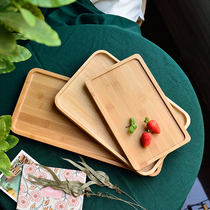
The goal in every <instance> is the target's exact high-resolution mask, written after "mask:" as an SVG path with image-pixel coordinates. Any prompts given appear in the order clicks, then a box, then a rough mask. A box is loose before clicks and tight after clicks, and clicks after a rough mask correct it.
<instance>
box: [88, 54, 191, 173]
mask: <svg viewBox="0 0 210 210" xmlns="http://www.w3.org/2000/svg"><path fill="white" fill-rule="evenodd" d="M86 85H87V88H88V89H89V91H90V93H91V95H92V97H93V99H94V100H95V102H96V104H97V106H98V107H99V109H100V111H101V113H102V114H103V116H104V118H105V119H106V122H107V123H108V125H109V127H110V128H111V130H112V132H113V134H114V136H115V137H116V139H117V141H118V143H119V145H120V146H121V148H122V150H123V151H124V153H125V155H126V157H127V159H128V160H129V162H130V164H131V165H132V167H133V168H134V170H136V171H139V170H141V168H143V167H145V166H147V165H149V164H151V163H153V162H154V161H156V160H158V159H159V158H161V157H164V156H165V155H167V154H168V153H170V152H172V151H173V150H175V149H177V148H179V147H180V146H182V145H184V144H186V143H187V142H189V141H190V136H189V134H188V132H187V131H186V129H185V128H184V126H183V125H182V123H181V122H180V121H179V119H178V118H177V117H176V114H175V112H174V110H173V108H172V107H171V105H170V103H169V102H168V100H167V98H166V96H165V95H164V93H163V91H162V90H161V88H160V87H159V85H158V83H157V82H156V80H155V78H154V77H153V75H152V74H151V72H150V71H149V69H148V67H147V66H146V64H145V63H144V61H143V59H142V58H141V56H140V55H134V56H131V57H129V58H127V59H125V60H123V61H121V62H119V63H117V64H115V65H113V66H111V67H109V68H108V69H107V70H105V71H102V72H99V73H97V74H96V75H94V76H92V77H89V78H87V80H86ZM130 117H134V118H135V120H136V124H137V127H138V129H136V130H135V132H134V133H133V134H132V135H131V134H129V133H128V129H126V126H127V125H129V120H130ZM145 117H149V118H150V119H155V120H157V122H158V123H159V125H160V127H161V128H162V132H161V134H159V135H153V141H152V144H151V145H150V146H149V147H148V148H147V149H145V148H143V147H142V146H141V144H140V137H141V135H142V133H143V132H144V130H145V125H144V118H145Z"/></svg>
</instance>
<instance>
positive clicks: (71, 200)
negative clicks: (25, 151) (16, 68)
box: [17, 165, 86, 210]
mask: <svg viewBox="0 0 210 210" xmlns="http://www.w3.org/2000/svg"><path fill="white" fill-rule="evenodd" d="M50 169H51V170H52V171H53V172H54V173H55V174H56V175H57V177H58V178H59V179H60V180H61V181H65V180H66V179H67V180H69V181H70V180H72V181H79V182H82V183H85V182H86V174H85V173H84V172H82V171H78V170H69V169H61V168H52V167H50ZM28 174H32V175H34V176H36V177H38V178H45V179H51V180H53V177H52V175H51V174H50V173H49V172H48V171H47V170H46V169H44V168H42V167H40V166H37V165H24V166H23V172H22V177H21V182H20V189H19V194H18V202H17V210H26V209H27V210H28V209H37V210H38V209H42V210H71V209H74V210H81V209H82V204H83V199H84V196H78V197H76V198H75V197H73V196H70V195H68V194H66V193H64V192H63V191H61V190H55V189H52V188H51V187H46V188H43V189H42V186H39V185H35V184H32V183H31V182H30V181H29V180H30V179H31V178H30V177H28Z"/></svg>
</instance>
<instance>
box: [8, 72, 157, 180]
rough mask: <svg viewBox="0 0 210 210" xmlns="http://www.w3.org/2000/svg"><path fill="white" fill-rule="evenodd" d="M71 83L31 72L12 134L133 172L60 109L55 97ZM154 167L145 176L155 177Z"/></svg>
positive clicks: (13, 116)
mask: <svg viewBox="0 0 210 210" xmlns="http://www.w3.org/2000/svg"><path fill="white" fill-rule="evenodd" d="M69 79H70V78H69V77H65V76H62V75H59V74H55V73H52V72H49V71H46V70H42V69H38V68H35V69H32V70H31V71H30V72H29V74H28V76H27V78H26V81H25V83H24V86H23V88H22V91H21V94H20V96H19V99H18V102H17V104H16V107H15V110H14V112H13V115H12V119H13V124H12V128H11V130H12V131H13V132H14V133H16V134H19V135H22V136H25V137H28V138H30V139H34V140H37V141H40V142H43V143H46V144H50V145H53V146H56V147H59V148H62V149H66V150H69V151H72V152H75V153H78V154H81V155H84V156H87V157H91V158H94V159H97V160H99V161H103V162H105V163H108V164H112V165H115V166H118V167H121V168H125V169H127V170H131V169H130V168H129V167H128V166H126V165H125V164H124V163H122V162H121V161H120V160H119V159H117V158H116V157H115V156H113V155H112V154H111V153H110V152H109V151H108V150H106V149H105V148H104V147H102V146H101V145H100V144H98V143H97V142H96V141H95V140H93V139H92V138H91V137H90V136H89V135H87V134H86V133H85V132H83V131H82V130H81V129H80V128H79V127H78V126H77V125H75V124H74V123H72V122H71V121H70V120H69V119H68V118H66V117H65V116H64V115H63V114H62V113H61V112H60V111H59V110H58V109H57V107H56V106H55V104H54V100H55V96H56V94H57V93H58V92H59V90H60V89H61V88H62V87H63V86H64V85H65V84H66V83H67V82H68V81H69ZM155 165H156V162H154V163H153V164H151V165H150V166H148V167H145V168H144V169H142V175H145V176H146V175H150V174H152V173H153V171H155V168H154V167H153V166H155ZM144 172H145V173H144Z"/></svg>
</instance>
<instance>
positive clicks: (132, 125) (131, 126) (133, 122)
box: [128, 117, 137, 133]
mask: <svg viewBox="0 0 210 210" xmlns="http://www.w3.org/2000/svg"><path fill="white" fill-rule="evenodd" d="M128 127H129V133H133V132H134V130H135V129H136V128H137V125H136V124H135V120H134V119H133V117H131V118H130V126H128Z"/></svg>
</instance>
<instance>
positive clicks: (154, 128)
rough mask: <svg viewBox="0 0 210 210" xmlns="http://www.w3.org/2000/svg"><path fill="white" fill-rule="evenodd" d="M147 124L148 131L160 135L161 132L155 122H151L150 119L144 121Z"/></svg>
mask: <svg viewBox="0 0 210 210" xmlns="http://www.w3.org/2000/svg"><path fill="white" fill-rule="evenodd" d="M144 122H145V123H147V130H150V131H151V132H152V133H156V134H159V133H160V132H161V130H160V127H159V125H158V123H157V122H156V121H155V120H149V118H148V117H146V118H145V120H144Z"/></svg>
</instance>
